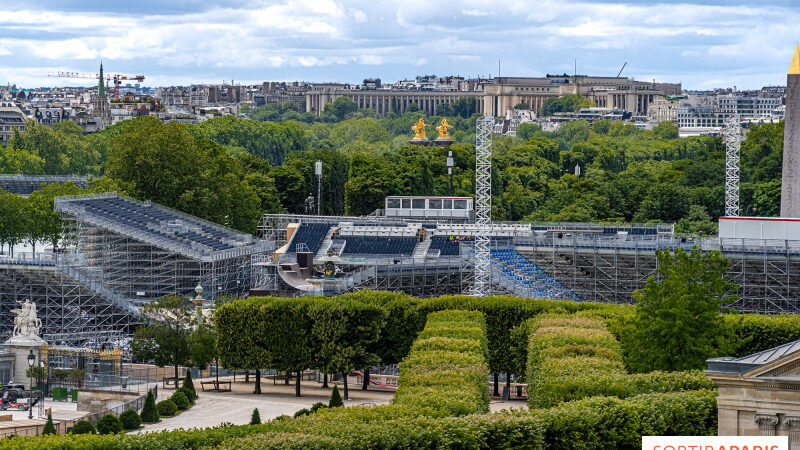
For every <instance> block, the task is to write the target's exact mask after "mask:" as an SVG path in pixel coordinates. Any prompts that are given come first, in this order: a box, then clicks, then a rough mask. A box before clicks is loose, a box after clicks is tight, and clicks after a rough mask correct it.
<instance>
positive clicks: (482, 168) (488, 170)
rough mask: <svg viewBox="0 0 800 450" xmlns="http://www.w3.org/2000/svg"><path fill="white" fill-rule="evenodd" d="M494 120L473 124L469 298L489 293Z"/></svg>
mask: <svg viewBox="0 0 800 450" xmlns="http://www.w3.org/2000/svg"><path fill="white" fill-rule="evenodd" d="M493 127H494V119H493V118H492V116H489V115H484V116H483V117H479V118H478V120H477V121H476V122H475V128H476V130H475V131H476V134H475V225H477V230H476V233H475V265H474V270H475V277H474V280H473V285H472V295H475V296H477V297H484V296H487V295H490V294H491V293H492V283H491V277H492V274H491V254H490V252H489V227H490V226H491V223H492V128H493Z"/></svg>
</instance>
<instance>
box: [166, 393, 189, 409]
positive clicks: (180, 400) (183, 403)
mask: <svg viewBox="0 0 800 450" xmlns="http://www.w3.org/2000/svg"><path fill="white" fill-rule="evenodd" d="M169 399H170V400H172V403H175V406H177V407H178V409H179V410H181V411H183V410H184V409H186V408H188V407H189V399H188V398H186V394H184V393H183V392H181V391H175V392H174V393H173V394H172V396H170V398H169ZM159 412H161V411H159Z"/></svg>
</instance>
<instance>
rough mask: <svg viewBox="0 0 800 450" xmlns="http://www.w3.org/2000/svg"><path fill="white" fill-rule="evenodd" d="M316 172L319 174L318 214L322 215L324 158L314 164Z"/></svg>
mask: <svg viewBox="0 0 800 450" xmlns="http://www.w3.org/2000/svg"><path fill="white" fill-rule="evenodd" d="M314 174H315V175H316V176H317V215H318V216H321V215H322V160H317V162H316V164H314Z"/></svg>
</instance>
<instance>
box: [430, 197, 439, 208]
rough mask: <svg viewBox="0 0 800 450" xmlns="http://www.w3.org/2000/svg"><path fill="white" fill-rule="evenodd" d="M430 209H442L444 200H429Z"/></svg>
mask: <svg viewBox="0 0 800 450" xmlns="http://www.w3.org/2000/svg"><path fill="white" fill-rule="evenodd" d="M428 209H442V199H440V198H432V199H429V200H428Z"/></svg>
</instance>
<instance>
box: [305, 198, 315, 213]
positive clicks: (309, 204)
mask: <svg viewBox="0 0 800 450" xmlns="http://www.w3.org/2000/svg"><path fill="white" fill-rule="evenodd" d="M315 203H316V202H315V201H314V195H313V194H308V197H307V198H306V214H309V215H312V214H315V212H316V209H315Z"/></svg>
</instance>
